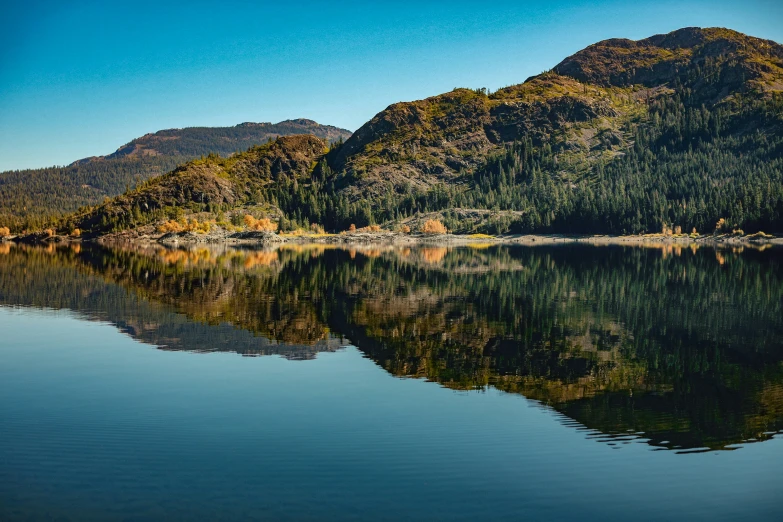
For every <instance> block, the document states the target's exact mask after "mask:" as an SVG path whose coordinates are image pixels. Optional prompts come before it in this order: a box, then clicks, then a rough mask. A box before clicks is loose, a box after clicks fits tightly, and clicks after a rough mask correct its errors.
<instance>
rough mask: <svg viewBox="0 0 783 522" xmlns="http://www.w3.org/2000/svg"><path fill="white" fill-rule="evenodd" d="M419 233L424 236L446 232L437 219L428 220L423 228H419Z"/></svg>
mask: <svg viewBox="0 0 783 522" xmlns="http://www.w3.org/2000/svg"><path fill="white" fill-rule="evenodd" d="M421 231H422V232H424V233H425V234H445V233H447V232H448V230H447V229H446V227H445V226H444V225H443V223H441V222H440V221H438V220H437V219H430V220H428V221H427V222H426V223H424V226H422V227H421Z"/></svg>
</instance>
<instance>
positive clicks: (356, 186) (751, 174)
mask: <svg viewBox="0 0 783 522" xmlns="http://www.w3.org/2000/svg"><path fill="white" fill-rule="evenodd" d="M312 139H315V138H312ZM134 150H136V149H134ZM140 150H141V152H138V151H137V152H134V153H135V154H136V155H138V156H140V157H145V156H144V154H145V153H144V152H143V151H144V148H143V147H141V149H140ZM293 156H296V157H297V158H298V159H297V161H289V160H285V161H282V160H280V158H281V157H282V158H289V159H290V158H291V157H293ZM196 214H200V215H199V216H198V218H199V219H202V220H203V219H206V220H207V221H210V222H211V223H213V224H220V223H227V222H228V220H230V219H234V224H235V225H236V224H238V223H236V221H237V218H238V217H241V216H242V215H244V214H252V215H254V216H255V217H262V218H267V219H271V220H274V221H275V222H276V223H277V224H278V225H279V226H280V228H282V229H296V228H309V227H310V226H311V225H312V224H315V225H317V226H322V227H325V228H326V229H327V230H332V231H338V230H345V229H347V228H349V226H350V225H352V224H353V225H355V226H357V227H362V226H366V225H371V224H379V225H381V226H383V227H386V228H389V229H397V228H403V229H405V226H410V225H413V226H410V227H409V228H415V227H416V226H418V223H420V222H421V220H422V219H439V220H441V221H442V222H443V223H444V224H445V225H446V227H448V228H449V229H451V230H452V231H455V232H488V233H508V232H541V233H547V232H563V233H567V232H573V233H577V232H579V233H613V234H630V233H643V232H660V231H662V230H664V229H666V230H670V229H674V230H677V229H679V230H681V231H683V232H691V231H692V230H693V229H694V228H695V229H696V230H697V231H698V232H702V233H704V232H707V233H709V232H712V231H713V230H714V229H715V228H716V224H718V223H720V225H719V226H720V227H721V228H723V229H725V230H728V231H732V230H734V229H736V230H740V229H742V230H744V231H746V232H756V231H762V230H763V231H766V232H783V46H781V45H779V44H777V43H775V42H771V41H768V40H760V39H757V38H752V37H749V36H745V35H743V34H741V33H737V32H735V31H730V30H726V29H699V28H686V29H681V30H679V31H675V32H673V33H670V34H667V35H658V36H653V37H651V38H647V39H645V40H640V41H631V40H619V39H615V40H607V41H604V42H599V43H597V44H595V45H592V46H590V47H588V48H586V49H585V50H583V51H580V52H579V53H577V54H575V55H574V56H571V57H569V58H567V59H566V60H564V61H563V62H561V63H560V64H559V65H557V66H556V67H555V68H554V69H553V70H552V71H547V72H545V73H543V74H540V75H538V76H535V77H532V78H529V79H528V80H527V81H525V82H524V83H521V84H519V85H514V86H510V87H506V88H503V89H500V90H498V91H496V92H494V93H489V92H487V91H486V90H485V89H474V90H471V89H455V90H453V91H452V92H449V93H445V94H442V95H439V96H434V97H432V98H427V99H425V100H419V101H415V102H406V103H397V104H394V105H391V106H389V107H388V108H387V109H385V110H383V111H381V112H380V113H378V114H377V115H376V116H375V117H374V118H372V119H371V120H370V121H369V122H367V123H366V124H365V125H364V126H362V127H361V128H360V129H359V130H357V131H356V132H355V133H354V134H353V135H352V136H351V137H350V138H349V139H348V140H346V141H345V142H344V143H342V142H338V143H334V144H332V145H331V148H330V149H328V150H327V143H326V142H321V141H317V142H313V141H312V140H299V141H290V140H288V141H286V140H278V142H276V143H274V144H270V146H268V147H266V148H254V149H251V150H250V151H248V152H247V153H244V154H240V155H235V156H232V157H231V158H221V157H218V156H210V157H207V158H205V159H203V160H198V161H194V162H190V163H188V164H185V165H183V166H181V167H179V168H178V169H177V170H176V171H175V172H174V173H172V174H170V175H168V176H164V177H161V178H158V179H157V180H156V182H155V183H154V184H152V185H145V186H142V187H140V190H137V191H130V192H128V193H126V194H124V195H123V196H121V197H119V198H118V199H117V200H115V201H113V202H110V203H107V204H105V205H101V206H99V207H96V208H90V209H86V210H84V211H82V212H80V213H78V214H76V215H74V216H71V217H70V218H68V219H67V220H65V221H63V222H62V223H61V225H60V227H61V228H62V229H64V230H65V229H70V228H74V227H75V228H80V229H83V230H85V231H87V232H88V233H90V234H103V233H107V232H112V231H118V230H124V229H128V228H134V227H138V226H141V225H149V224H158V225H160V224H161V223H164V222H165V221H166V220H169V219H175V218H176V219H179V220H180V221H181V220H182V219H183V218H184V217H186V215H193V216H195V215H196ZM66 231H67V230H66Z"/></svg>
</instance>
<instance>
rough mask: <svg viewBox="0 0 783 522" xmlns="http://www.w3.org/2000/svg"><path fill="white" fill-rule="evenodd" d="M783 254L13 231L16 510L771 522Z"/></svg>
mask: <svg viewBox="0 0 783 522" xmlns="http://www.w3.org/2000/svg"><path fill="white" fill-rule="evenodd" d="M0 246H2V245H0ZM6 246H8V245H6ZM781 261H783V257H782V256H781V253H780V252H779V251H776V250H767V251H763V252H759V251H755V250H749V249H747V250H744V251H731V250H713V249H706V248H701V249H694V250H691V249H671V248H669V249H662V248H620V247H589V246H579V247H577V246H560V247H551V248H543V247H540V248H507V247H491V248H487V247H486V245H473V247H471V248H455V249H445V248H419V249H399V248H391V247H389V248H372V249H356V250H343V249H332V248H324V247H294V248H292V247H287V248H280V249H277V250H269V251H264V250H258V251H256V250H219V249H195V250H164V249H156V248H149V249H142V250H139V249H135V250H122V249H114V250H111V249H105V248H95V247H93V248H88V247H86V246H85V247H64V248H54V247H53V248H49V249H35V248H21V247H9V248H7V249H5V250H2V251H0V332H1V333H0V519H3V520H15V519H22V520H27V519H32V520H40V519H60V520H68V519H70V520H91V519H97V520H105V519H111V520H158V519H164V518H165V519H170V520H177V519H183V520H205V519H226V520H235V519H252V518H255V519H271V520H285V519H288V520H352V519H355V520H366V519H388V520H399V519H403V518H405V519H419V520H433V519H444V520H458V519H462V520H475V519H478V518H487V517H493V518H494V517H504V518H509V517H513V518H515V519H520V518H532V519H542V518H547V519H552V520H573V519H575V518H579V519H583V520H620V519H623V520H627V519H628V517H629V516H633V518H635V519H640V520H661V519H666V520H699V519H709V520H737V519H760V518H767V519H775V518H776V517H777V516H778V515H779V514H780V512H781V508H782V507H783V501H781V498H782V497H781V494H783V473H781V471H780V464H781V462H783V437H781V435H778V434H779V433H780V432H781V430H783V318H782V316H783V264H781ZM238 354H241V355H244V357H242V356H239V355H238Z"/></svg>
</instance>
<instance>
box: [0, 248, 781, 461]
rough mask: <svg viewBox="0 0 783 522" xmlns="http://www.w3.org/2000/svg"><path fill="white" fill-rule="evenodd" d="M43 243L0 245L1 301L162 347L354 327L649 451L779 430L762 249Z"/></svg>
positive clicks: (438, 378)
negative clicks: (49, 309)
mask: <svg viewBox="0 0 783 522" xmlns="http://www.w3.org/2000/svg"><path fill="white" fill-rule="evenodd" d="M50 250H51V251H50V252H47V251H46V250H39V249H26V248H20V247H13V248H10V249H9V251H8V252H7V253H6V254H5V255H3V256H0V302H2V303H10V304H15V303H22V304H29V305H35V306H53V307H67V308H72V309H75V310H80V311H83V312H85V313H88V314H89V315H90V316H91V317H101V318H106V319H108V320H110V321H112V322H114V323H115V324H117V325H118V326H119V327H121V328H123V329H124V330H125V331H128V332H129V333H131V335H133V336H134V337H137V338H139V339H140V340H143V341H145V342H149V343H151V344H157V345H167V346H168V347H169V348H170V349H191V350H197V351H207V350H216V349H217V350H231V351H237V352H239V353H254V354H258V353H288V354H289V356H295V357H309V356H312V355H313V354H314V353H316V352H318V351H322V350H331V349H334V348H336V347H337V346H339V344H340V343H339V342H338V341H337V339H338V338H339V337H340V336H346V337H348V338H349V339H351V340H352V341H353V343H354V344H356V345H357V346H358V347H359V348H360V349H361V350H362V351H363V352H364V353H365V354H366V355H367V356H368V357H370V358H371V359H373V360H374V361H375V362H376V363H377V364H379V365H380V366H381V367H383V368H384V369H386V370H387V371H389V372H390V373H392V374H394V375H398V376H414V377H423V378H427V379H429V380H432V381H435V382H438V383H441V384H442V385H444V386H448V387H450V388H455V389H475V388H481V387H484V386H487V385H491V386H494V387H497V388H499V389H501V390H505V391H508V392H511V393H519V394H522V395H524V396H525V397H527V398H529V399H533V400H536V401H540V402H541V403H543V404H546V405H548V406H550V407H552V408H554V409H555V410H557V411H559V412H561V413H562V414H564V415H566V416H567V417H568V418H570V419H573V420H574V421H576V422H577V423H579V424H581V425H584V426H586V427H587V428H590V429H592V430H598V432H600V433H601V434H604V435H609V436H611V437H612V438H614V439H619V440H624V439H627V438H633V437H643V438H646V439H648V440H649V442H650V443H651V444H653V445H655V446H661V447H671V448H678V447H679V448H688V449H697V448H723V447H726V446H727V445H730V444H733V443H738V442H742V441H750V440H764V439H767V438H769V437H770V436H771V435H772V434H773V433H775V432H777V431H780V430H782V429H783V320H782V319H781V316H783V302H781V296H783V268H782V266H781V257H780V254H779V253H778V252H777V251H774V250H773V251H767V252H764V253H760V252H754V251H744V252H732V251H721V252H716V251H714V250H710V249H699V250H690V249H685V250H677V251H676V252H675V251H669V250H666V249H664V250H661V249H658V250H656V249H643V248H620V247H586V246H579V247H577V246H560V247H551V248H544V247H539V248H535V249H531V248H498V247H492V248H460V249H445V248H438V249H434V248H429V249H418V250H417V249H413V250H411V249H399V250H398V249H394V248H386V249H377V248H374V249H365V250H362V249H358V250H353V251H351V250H340V249H335V248H328V247H324V246H316V247H312V248H308V247H301V246H297V247H293V248H292V247H286V246H285V245H284V246H283V247H280V248H279V249H277V250H260V251H259V250H245V251H242V250H209V249H200V250H193V251H185V250H164V249H158V248H155V249H150V250H146V251H138V250H136V251H132V250H107V249H102V248H86V247H85V248H84V249H83V250H79V249H77V250H73V249H70V250H69V249H59V250H58V249H54V248H52V249H50ZM332 332H335V334H333V333H332ZM335 335H337V337H335ZM258 336H262V337H258ZM268 339H276V340H278V341H281V342H282V344H275V343H274V342H272V341H269V340H268ZM569 422H573V421H569Z"/></svg>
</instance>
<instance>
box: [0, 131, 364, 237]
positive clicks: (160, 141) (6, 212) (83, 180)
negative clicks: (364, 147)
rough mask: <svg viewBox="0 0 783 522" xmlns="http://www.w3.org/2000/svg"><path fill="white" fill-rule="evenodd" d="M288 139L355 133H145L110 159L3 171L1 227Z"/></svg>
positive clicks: (38, 222)
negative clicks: (202, 160) (206, 159)
mask: <svg viewBox="0 0 783 522" xmlns="http://www.w3.org/2000/svg"><path fill="white" fill-rule="evenodd" d="M289 134H313V135H315V136H319V137H321V138H324V139H326V140H328V141H338V140H344V139H346V138H347V137H348V136H350V134H351V133H350V132H349V131H347V130H345V129H339V128H337V127H332V126H330V125H320V124H318V123H316V122H314V121H311V120H305V119H297V120H288V121H282V122H280V123H242V124H240V125H236V126H234V127H190V128H185V129H167V130H162V131H159V132H156V133H154V134H146V135H144V136H142V137H140V138H137V139H135V140H133V141H131V142H130V143H127V144H125V145H123V146H122V147H120V148H119V149H117V151H116V152H114V153H112V154H109V155H107V156H95V157H91V158H85V159H82V160H79V161H76V162H74V163H72V164H70V165H68V166H63V167H48V168H43V169H32V170H15V171H7V172H0V224H3V225H6V226H11V227H12V228H13V229H15V230H20V229H23V228H39V227H40V226H42V224H43V223H45V222H46V220H47V218H49V217H50V216H60V215H62V214H64V213H68V212H73V211H74V210H76V209H78V208H79V207H81V206H84V205H95V204H97V203H100V202H101V201H103V199H104V198H107V197H113V196H116V195H118V194H122V193H123V192H125V191H126V190H127V189H128V188H133V187H135V186H136V185H137V184H138V183H139V182H141V181H144V180H146V179H149V178H151V177H154V176H157V175H160V174H164V173H166V172H169V171H171V170H172V169H174V168H175V167H176V166H177V165H180V164H182V163H185V162H187V161H189V160H191V159H194V158H198V157H200V156H206V155H208V154H220V155H222V156H228V155H231V154H233V153H236V152H237V151H244V150H247V149H248V148H249V147H251V146H253V145H258V144H261V143H265V142H266V141H268V140H269V139H274V138H276V137H277V136H282V135H289Z"/></svg>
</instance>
